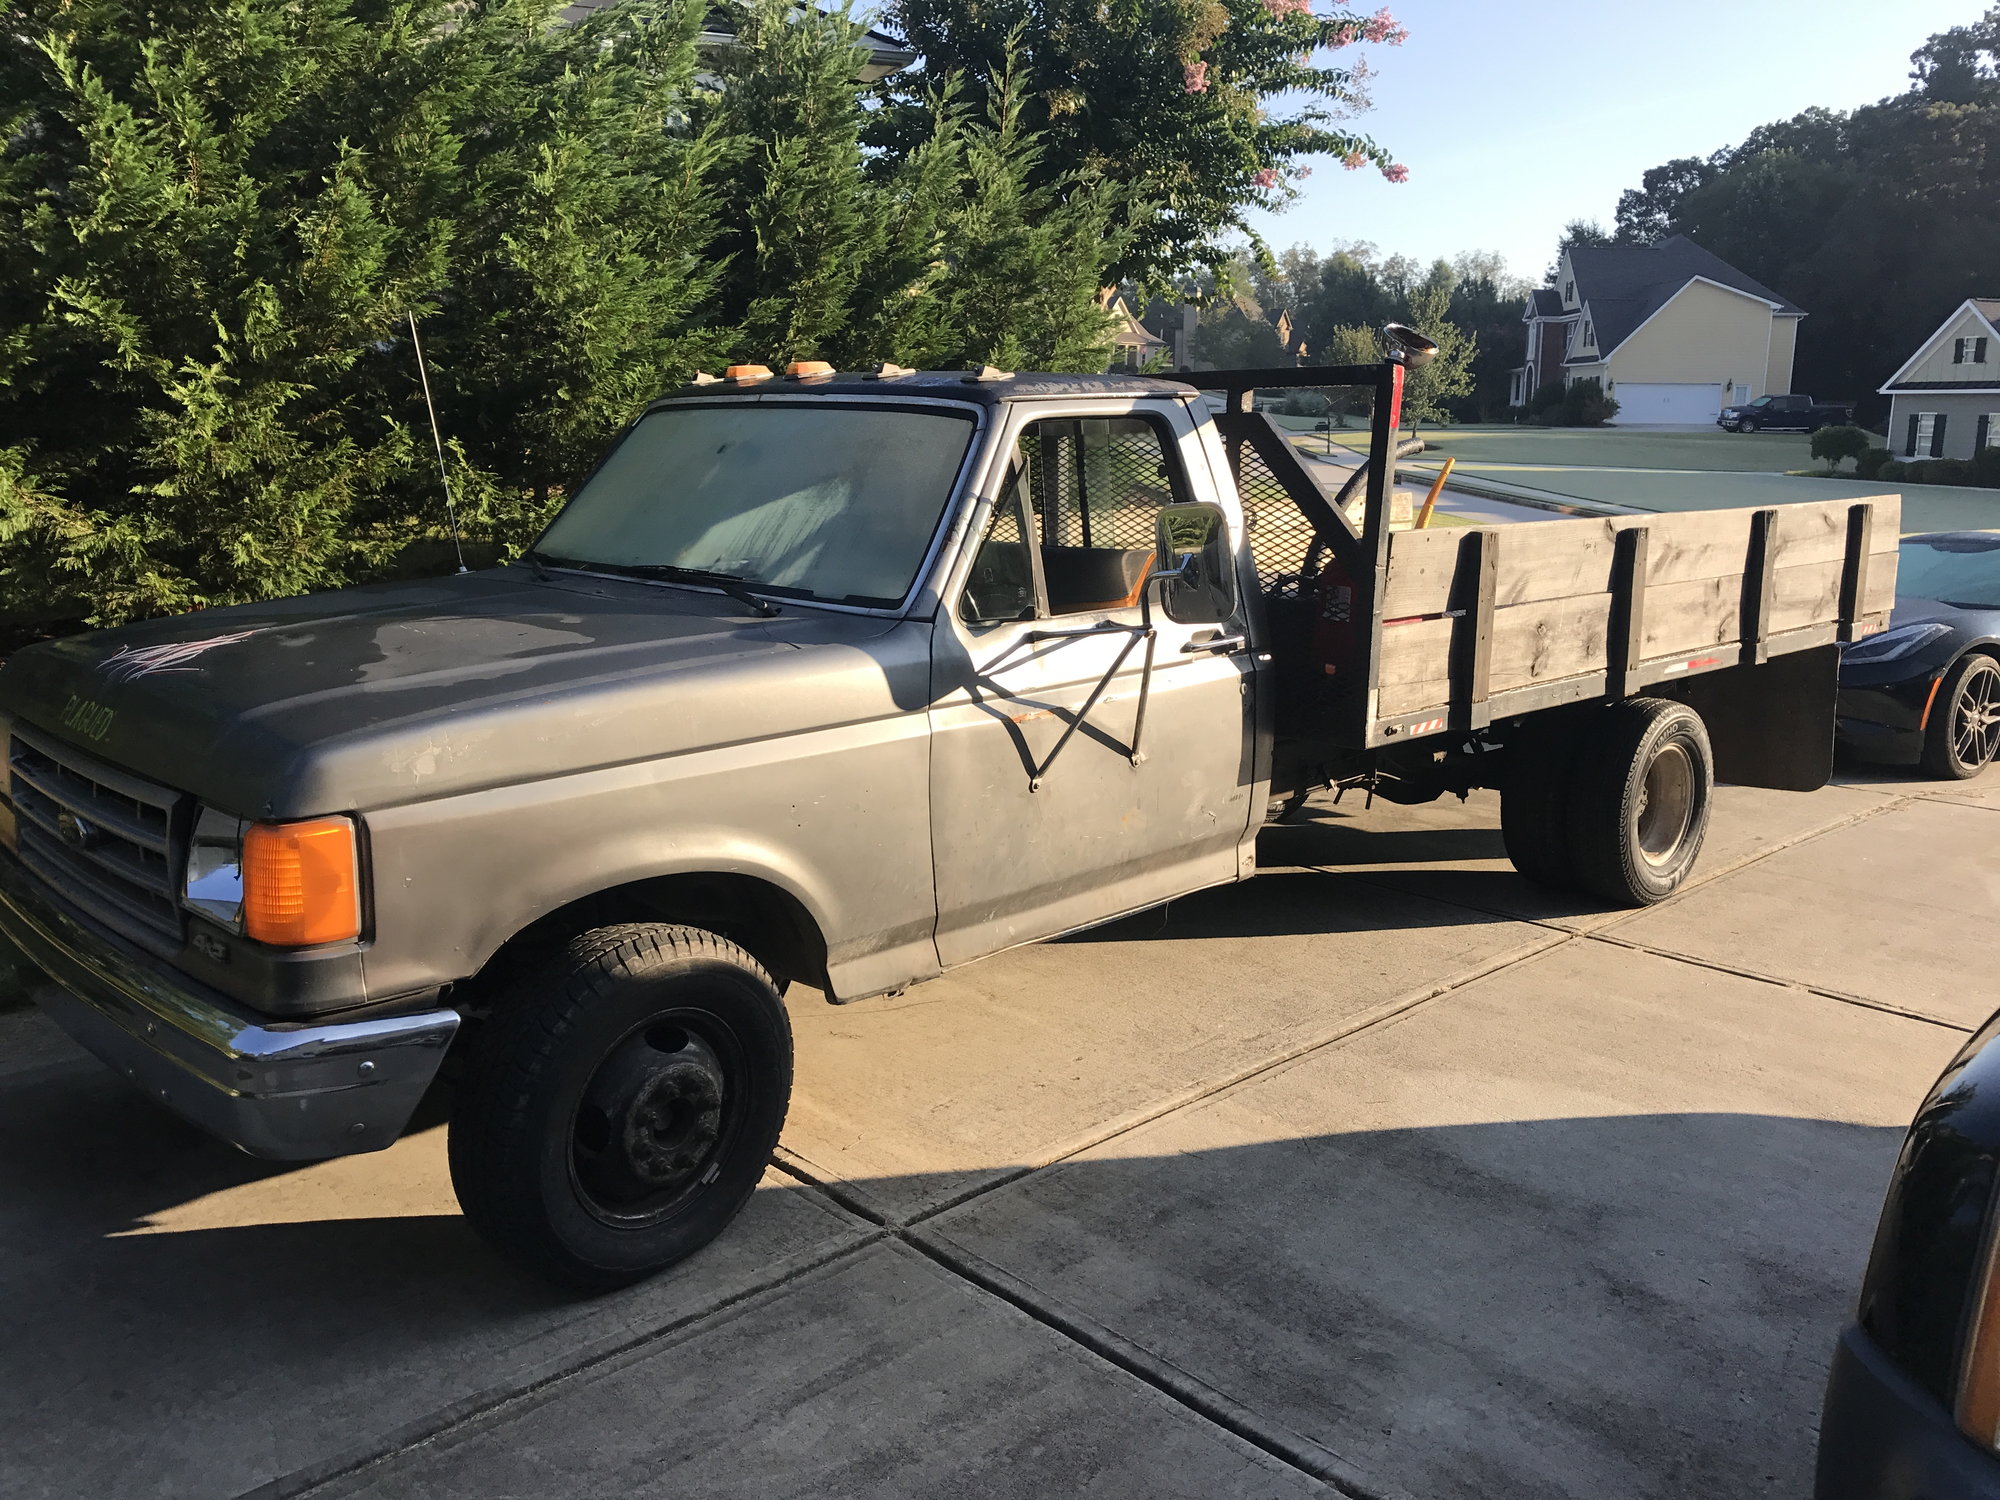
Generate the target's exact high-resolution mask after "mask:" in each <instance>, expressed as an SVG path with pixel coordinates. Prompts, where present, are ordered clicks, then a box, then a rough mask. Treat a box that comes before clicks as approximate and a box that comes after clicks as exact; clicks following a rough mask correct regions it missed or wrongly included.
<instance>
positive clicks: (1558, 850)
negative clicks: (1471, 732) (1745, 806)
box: [1500, 698, 1715, 906]
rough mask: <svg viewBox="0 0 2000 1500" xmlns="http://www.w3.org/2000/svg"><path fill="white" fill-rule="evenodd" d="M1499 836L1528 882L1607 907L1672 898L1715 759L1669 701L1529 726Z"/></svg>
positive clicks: (1698, 837)
mask: <svg viewBox="0 0 2000 1500" xmlns="http://www.w3.org/2000/svg"><path fill="white" fill-rule="evenodd" d="M1509 757H1510V764H1509V768H1508V773H1507V782H1506V785H1505V786H1504V787H1503V788H1502V791H1501V798H1500V810H1501V834H1502V836H1503V837H1504V838H1505V840H1506V843H1507V853H1508V857H1509V858H1510V859H1512V860H1513V863H1514V867H1515V868H1516V869H1517V870H1519V871H1520V872H1521V873H1522V874H1523V875H1525V876H1527V877H1528V878H1529V879H1530V880H1534V881H1537V882H1539V883H1541V884H1543V885H1548V886H1553V887H1555V888H1557V889H1561V890H1579V891H1583V892H1587V893H1588V894H1590V895H1592V896H1596V897H1597V898H1599V899H1600V900H1603V901H1606V902H1609V903H1611V904H1612V905H1614V906H1649V905H1651V904H1653V903H1654V902H1656V901H1663V900H1665V899H1666V898H1667V897H1668V896H1670V895H1672V894H1673V893H1674V892H1675V891H1676V890H1677V889H1679V888H1680V885H1681V883H1682V882H1683V881H1685V880H1686V879H1687V876H1688V873H1689V872H1690V871H1691V870H1692V869H1693V868H1694V862H1695V860H1696V858H1697V857H1698V856H1699V855H1700V853H1701V845H1702V840H1703V838H1704V837H1705V836H1706V834H1707V832H1708V817H1709V804H1710V798H1711V793H1712V791H1713V789H1714V785H1715V756H1714V752H1713V751H1712V750H1711V748H1710V746H1709V742H1708V731H1707V729H1706V728H1705V727H1704V726H1703V724H1702V722H1701V716H1700V715H1699V714H1697V713H1696V712H1695V711H1694V710H1693V709H1691V708H1689V707H1688V706H1687V705H1686V704H1684V703H1676V702H1674V701H1672V700H1670V699H1666V698H1630V699H1627V700H1625V701H1624V702H1622V703H1616V704H1613V705H1611V706H1610V707H1609V708H1603V709H1591V710H1586V711H1583V712H1569V713H1551V714H1543V715H1537V716H1535V717H1532V718H1530V719H1528V720H1527V721H1526V722H1525V723H1523V724H1522V726H1521V728H1520V729H1519V730H1518V731H1517V732H1516V734H1515V736H1514V738H1513V740H1512V742H1511V743H1510V745H1509Z"/></svg>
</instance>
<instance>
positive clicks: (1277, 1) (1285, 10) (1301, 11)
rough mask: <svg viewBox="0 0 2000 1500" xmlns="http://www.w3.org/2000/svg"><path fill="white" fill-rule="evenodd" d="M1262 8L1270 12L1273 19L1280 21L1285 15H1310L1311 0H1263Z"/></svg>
mask: <svg viewBox="0 0 2000 1500" xmlns="http://www.w3.org/2000/svg"><path fill="white" fill-rule="evenodd" d="M1264 9H1266V10H1268V11H1269V12H1270V13H1271V16H1272V18H1273V19H1274V20H1279V21H1282V20H1284V18H1285V17H1286V16H1291V15H1299V16H1304V15H1310V14H1311V13H1312V0H1264Z"/></svg>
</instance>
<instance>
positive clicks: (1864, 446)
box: [1812, 425, 1875, 474]
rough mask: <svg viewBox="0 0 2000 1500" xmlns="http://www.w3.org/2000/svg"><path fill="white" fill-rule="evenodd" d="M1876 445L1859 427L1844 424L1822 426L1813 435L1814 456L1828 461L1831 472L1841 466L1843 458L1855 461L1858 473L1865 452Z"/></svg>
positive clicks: (1829, 471) (1827, 465)
mask: <svg viewBox="0 0 2000 1500" xmlns="http://www.w3.org/2000/svg"><path fill="white" fill-rule="evenodd" d="M1874 446H1875V444H1874V441H1873V440H1872V439H1871V438H1870V437H1869V436H1868V434H1867V433H1865V432H1863V431H1862V430H1861V429H1860V428H1859V427H1853V426H1848V425H1842V426H1838V427H1822V428H1820V430H1819V431H1818V432H1815V433H1814V434H1813V435H1812V456H1813V457H1814V458H1819V459H1824V460H1825V461H1826V471H1827V473H1829V474H1831V473H1832V472H1833V471H1834V470H1835V469H1837V468H1839V467H1840V461H1841V460H1842V459H1843V458H1851V459H1853V460H1854V461H1855V463H1856V465H1857V468H1856V470H1855V472H1856V473H1859V472H1860V469H1859V467H1858V465H1859V464H1860V462H1861V457H1862V455H1863V454H1865V453H1867V452H1869V451H1870V450H1871V449H1873V448H1874Z"/></svg>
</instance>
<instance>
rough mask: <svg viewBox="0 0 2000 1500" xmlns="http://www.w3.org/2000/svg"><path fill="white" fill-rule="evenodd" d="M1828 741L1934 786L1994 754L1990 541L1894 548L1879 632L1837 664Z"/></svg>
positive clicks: (1943, 536) (1981, 536) (1996, 673)
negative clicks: (1911, 768)
mask: <svg viewBox="0 0 2000 1500" xmlns="http://www.w3.org/2000/svg"><path fill="white" fill-rule="evenodd" d="M1838 734H1839V738H1840V742H1841V744H1843V745H1844V746H1846V747H1847V748H1848V749H1850V750H1852V751H1854V752H1855V753H1856V754H1858V755H1860V756H1862V757H1864V758H1866V759H1868V760H1875V761H1881V762H1883V763H1885V764H1888V765H1906V766H1908V765H1915V766H1922V767H1923V769H1924V770H1925V771H1926V772H1927V773H1928V774H1930V775H1932V776H1935V777H1938V778H1940V779H1952V780H1963V779H1965V778H1966V777H1968V776H1976V775H1978V774H1979V773H1980V772H1981V771H1982V770H1984V769H1985V768H1986V766H1987V765H1988V764H1989V763H1990V762H1991V761H1992V760H1993V758H1994V755H1995V753H1996V752H2000V532H1994V531H1935V532H1929V533H1926V534H1924V535H1921V536H1910V537H1905V538H1903V545H1902V548H1901V556H1900V558H1899V560H1898V562H1897V570H1896V610H1895V613H1894V614H1893V615H1891V616H1890V619H1889V628H1888V629H1887V630H1885V631H1883V632H1882V633H1881V634H1880V635H1871V636H1869V637H1868V638H1867V639H1866V640H1861V641H1856V642H1854V643H1853V644H1852V645H1850V646H1848V647H1846V648H1845V649H1844V650H1843V652H1842V654H1841V659H1840V717H1839V726H1838Z"/></svg>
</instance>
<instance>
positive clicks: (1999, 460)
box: [1971, 448, 2000, 490]
mask: <svg viewBox="0 0 2000 1500" xmlns="http://www.w3.org/2000/svg"><path fill="white" fill-rule="evenodd" d="M1971 482H1972V483H1973V484H1977V485H1982V486H1984V487H1985V488H1987V489H1994V490H2000V448H1981V449H1980V450H1979V451H1978V452H1977V453H1975V454H1973V455H1972V480H1971Z"/></svg>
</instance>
